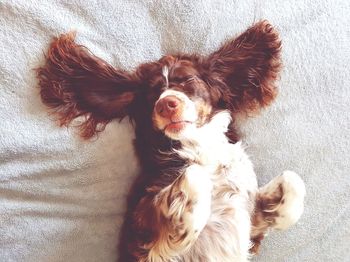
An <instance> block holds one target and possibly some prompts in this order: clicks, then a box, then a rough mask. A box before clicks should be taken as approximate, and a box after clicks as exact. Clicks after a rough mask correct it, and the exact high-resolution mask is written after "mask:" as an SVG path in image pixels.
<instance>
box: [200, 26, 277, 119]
mask: <svg viewBox="0 0 350 262" xmlns="http://www.w3.org/2000/svg"><path fill="white" fill-rule="evenodd" d="M280 50H281V41H280V39H279V36H278V33H277V32H276V30H275V29H274V28H273V27H272V26H271V25H270V24H269V23H268V22H267V21H261V22H259V23H256V24H255V25H253V26H252V27H250V28H249V29H248V30H247V31H245V32H244V33H242V34H241V35H240V36H238V37H237V38H235V39H233V40H231V41H229V42H227V43H226V44H224V45H223V46H222V47H221V48H220V49H219V50H218V51H216V52H214V53H212V54H211V55H209V57H208V60H207V62H208V64H207V66H208V69H209V78H211V81H214V84H216V85H218V86H219V88H220V89H221V90H220V91H221V93H223V94H224V95H223V96H224V97H223V100H224V101H225V102H226V104H227V105H228V107H229V108H230V109H231V110H232V112H240V111H246V112H252V111H256V110H257V109H260V108H261V107H264V106H266V105H269V104H270V102H271V101H272V100H273V99H274V98H275V96H276V94H277V90H276V86H275V83H274V82H275V80H276V79H277V77H278V73H279V71H280V68H281V60H280Z"/></svg>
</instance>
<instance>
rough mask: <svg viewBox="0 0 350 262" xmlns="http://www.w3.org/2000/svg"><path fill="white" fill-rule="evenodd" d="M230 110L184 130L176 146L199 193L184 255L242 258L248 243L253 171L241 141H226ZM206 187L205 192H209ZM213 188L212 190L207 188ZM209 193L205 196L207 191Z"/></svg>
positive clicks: (198, 258)
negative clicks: (192, 239) (194, 233)
mask: <svg viewBox="0 0 350 262" xmlns="http://www.w3.org/2000/svg"><path fill="white" fill-rule="evenodd" d="M230 120H231V119H230V116H229V114H228V113H226V112H222V113H219V114H217V115H216V116H214V118H213V119H212V121H210V123H208V124H207V125H205V126H203V127H201V128H198V129H193V130H187V132H186V134H185V135H186V138H188V139H186V140H183V141H184V142H183V143H182V145H183V147H182V149H181V150H179V151H178V154H180V155H181V156H182V157H183V158H187V159H189V160H190V161H191V163H193V164H191V165H190V166H189V167H188V168H187V169H186V171H185V174H186V176H187V177H188V183H189V185H188V186H189V187H190V188H191V190H195V191H196V192H197V193H198V195H199V196H203V197H199V200H198V202H197V203H196V205H195V207H194V212H193V215H194V218H193V219H194V221H195V223H194V226H195V227H196V229H198V230H199V231H201V233H200V235H199V237H198V239H197V241H196V243H195V244H194V245H193V247H192V248H191V250H190V251H189V252H188V253H187V254H186V255H185V256H184V258H183V259H184V261H208V262H209V261H217V258H220V261H245V260H246V258H247V253H248V250H249V246H250V240H249V239H250V227H251V225H250V215H251V212H252V210H253V204H252V203H251V197H252V196H254V195H255V192H256V190H257V181H256V176H255V173H254V170H253V166H252V163H251V162H250V160H249V158H248V156H247V154H246V153H245V152H244V149H243V148H242V146H241V143H236V144H230V143H229V142H228V141H227V138H226V136H225V132H226V131H227V126H228V124H229V122H230ZM208 188H209V190H210V191H209V195H210V196H211V197H208ZM210 192H211V193H210ZM205 196H207V197H205Z"/></svg>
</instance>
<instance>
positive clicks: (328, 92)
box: [0, 0, 350, 262]
mask: <svg viewBox="0 0 350 262" xmlns="http://www.w3.org/2000/svg"><path fill="white" fill-rule="evenodd" d="M349 13H350V2H349V1H346V0H344V1H340V0H339V1H337V0H336V1H330V0H328V1H327V0H325V1H322V0H317V1H308V0H301V1H277V0H275V1H272V0H267V1H219V0H214V1H210V0H201V1H189V0H188V1H184V0H173V1H161V0H145V1H137V0H128V1H125V0H118V1H93V0H85V1H79V0H74V1H37V0H30V1H25V0H22V1H15V0H2V1H0V25H1V26H0V235H1V238H0V260H1V261H30V262H31V261H33V262H34V261H35V262H40V261H50V262H51V261H75V262H79V261H81V262H83V261H84V262H90V261H91V262H92V261H106V262H107V261H115V259H116V257H117V251H116V246H117V241H118V232H119V228H120V225H121V223H122V219H123V212H124V211H125V195H126V192H127V190H128V188H129V186H130V183H131V182H132V180H133V178H134V177H135V175H136V174H137V172H138V164H137V160H136V158H135V154H134V152H133V148H132V139H133V129H132V127H131V126H130V124H129V123H128V121H123V122H122V123H118V122H117V121H116V122H112V123H111V124H109V125H108V126H107V129H106V130H105V132H103V133H102V134H100V136H99V137H98V139H94V140H92V141H88V142H87V141H83V140H81V139H80V138H79V137H78V136H77V135H76V132H75V130H74V128H69V129H67V128H59V127H58V126H57V125H56V124H55V122H54V121H52V116H50V115H48V114H47V110H46V108H45V107H44V106H43V105H42V104H41V102H40V99H39V96H38V90H37V89H36V88H35V87H36V85H37V80H36V79H35V72H34V71H33V68H36V67H38V66H39V65H41V64H42V63H43V59H44V56H43V53H44V52H45V51H46V50H47V47H48V43H49V41H50V39H51V38H52V37H53V36H57V35H58V34H60V33H64V32H68V31H71V30H75V31H76V32H77V41H78V42H79V43H81V44H84V45H86V46H87V47H89V49H90V50H91V51H92V52H94V53H95V54H96V55H97V56H100V57H102V58H104V59H105V60H107V61H108V62H110V63H111V64H112V65H114V66H119V67H122V68H125V69H132V68H133V67H135V66H137V65H138V64H139V63H141V62H145V61H150V60H156V59H158V58H159V57H160V56H162V55H163V54H166V53H171V52H196V53H202V54H207V53H209V52H211V51H213V50H215V49H216V48H217V47H218V46H219V45H220V43H222V41H224V40H226V39H228V38H230V37H232V36H235V35H237V34H238V33H240V32H242V31H244V30H245V29H246V28H247V27H248V26H250V25H252V24H253V23H254V21H258V20H260V19H268V20H269V21H270V22H271V23H272V24H273V25H274V26H275V27H276V28H277V29H278V30H279V31H280V34H281V38H282V40H283V62H284V69H283V73H282V76H281V80H280V94H279V96H278V99H277V100H276V103H274V104H273V106H271V107H270V108H269V109H267V110H265V111H264V112H263V113H262V114H261V115H260V116H259V117H257V118H252V119H249V120H247V121H244V122H242V125H241V126H242V128H241V132H242V134H244V135H243V140H244V142H245V143H246V144H247V145H248V147H247V151H248V153H249V155H250V156H251V159H252V161H253V163H254V164H255V169H256V172H257V174H258V177H259V183H260V184H264V183H266V182H268V181H269V180H270V179H271V178H273V177H274V176H276V175H279V174H281V172H282V171H283V170H285V169H291V170H294V171H296V172H297V173H299V174H300V175H301V176H302V178H303V179H304V181H305V183H306V188H307V196H306V202H305V206H306V207H305V212H304V215H303V216H302V218H301V220H300V222H299V223H298V224H297V225H295V226H293V227H292V228H291V229H290V230H288V231H286V232H273V233H271V234H270V235H269V237H268V238H267V240H266V241H265V242H264V245H263V247H262V250H261V254H260V255H259V256H258V257H257V258H256V259H255V261H266V262H271V261H273V262H284V261H288V262H289V261H293V262H296V261H297V262H301V261H307V262H312V261H315V262H316V261H317V262H319V261H336V262H342V261H344V262H345V261H350V255H349V251H350V245H349V243H350V202H349V200H350V174H349V170H350V169H349V167H350V164H349V163H350V161H349V159H350V154H349V148H350V145H349V143H350V142H349V141H350V140H349V136H350V119H349V118H350V110H349V104H350V73H349V66H350V44H349V43H350V26H349V24H350V16H349Z"/></svg>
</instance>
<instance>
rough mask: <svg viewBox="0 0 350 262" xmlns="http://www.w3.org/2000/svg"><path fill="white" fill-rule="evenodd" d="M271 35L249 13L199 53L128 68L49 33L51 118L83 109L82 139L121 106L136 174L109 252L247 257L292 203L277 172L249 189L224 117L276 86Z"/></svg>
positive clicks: (294, 190)
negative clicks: (236, 29)
mask: <svg viewBox="0 0 350 262" xmlns="http://www.w3.org/2000/svg"><path fill="white" fill-rule="evenodd" d="M280 49H281V41H280V40H279V36H278V33H277V32H276V31H275V29H274V28H273V27H272V26H271V25H270V24H269V23H268V22H267V21H262V22H259V23H256V24H255V25H253V26H252V27H251V28H249V29H248V30H247V31H245V32H244V33H243V34H241V35H240V36H238V37H237V38H235V39H233V40H231V41H228V42H227V43H225V44H224V45H223V46H221V47H220V48H219V49H218V50H217V51H215V52H213V53H212V54H210V55H208V56H200V55H184V54H176V55H167V56H164V57H162V58H161V59H160V60H158V61H156V62H150V63H145V64H141V65H140V66H139V67H138V68H136V70H134V71H133V72H126V71H124V70H122V69H118V68H114V67H112V66H111V65H109V64H108V63H107V62H105V61H103V60H102V59H100V58H98V57H96V56H94V55H93V54H91V53H90V52H89V51H88V50H87V49H86V48H85V47H83V46H81V45H78V44H76V43H75V42H74V35H73V34H66V35H61V36H60V37H59V38H56V39H55V40H54V41H53V42H52V43H51V46H50V48H49V51H48V54H47V57H46V64H45V65H44V66H43V67H41V68H39V69H38V71H37V72H38V78H39V87H40V92H41V98H42V101H43V102H44V104H46V105H47V106H48V107H50V108H51V109H54V112H55V113H56V114H57V116H58V119H59V121H60V124H61V125H68V124H69V123H70V122H71V121H72V120H73V119H75V118H77V117H80V116H83V117H84V121H83V123H82V124H81V125H80V131H81V133H80V134H81V135H82V137H84V138H90V137H92V136H94V135H95V134H96V133H97V132H100V131H102V130H103V129H104V127H105V125H106V124H107V123H108V122H110V121H111V120H113V119H121V118H124V117H126V116H128V117H129V118H130V119H131V120H132V122H133V123H134V126H135V132H136V140H135V148H136V152H137V154H138V157H139V160H140V164H141V167H142V173H141V174H140V176H139V177H138V179H137V180H136V181H135V183H134V186H133V188H132V189H131V192H130V196H129V199H128V212H127V214H126V219H125V225H124V229H123V232H122V234H121V240H120V254H121V255H120V261H122V262H128V261H142V262H146V261H149V262H158V261H194V262H198V261H202V262H212V261H220V262H225V261H230V262H233V261H247V260H249V258H250V254H253V253H256V251H257V250H258V247H259V245H260V242H261V240H262V239H263V237H264V235H265V233H266V232H267V231H268V230H269V229H270V228H274V229H286V228H288V227H289V226H291V225H292V224H294V223H295V222H296V221H297V220H298V219H299V217H300V216H301V214H302V212H303V201H304V195H305V187H304V183H303V181H302V180H301V179H300V177H299V176H298V175H296V174H295V173H293V172H291V171H285V172H284V173H283V174H282V175H281V176H278V177H276V178H275V179H273V180H272V181H271V182H270V183H269V184H267V185H266V186H264V187H262V188H258V186H257V180H256V176H255V173H254V170H253V165H252V163H251V161H250V160H249V158H248V156H247V155H246V153H245V152H244V149H243V148H242V145H241V143H240V142H238V135H237V132H236V131H235V122H234V120H235V118H237V115H238V114H240V115H241V114H242V113H252V112H257V111H258V110H259V109H261V108H263V107H265V106H267V105H269V104H270V103H271V102H272V101H273V99H274V98H275V96H276V94H277V90H276V86H275V80H276V79H277V78H278V73H279V70H280V68H281V62H280Z"/></svg>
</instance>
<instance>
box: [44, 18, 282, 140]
mask: <svg viewBox="0 0 350 262" xmlns="http://www.w3.org/2000/svg"><path fill="white" fill-rule="evenodd" d="M280 46H281V43H280V40H279V38H278V34H277V32H276V31H275V30H274V29H273V28H272V26H271V25H269V24H268V23H267V22H266V21H262V22H260V23H257V24H255V25H254V26H252V27H251V28H249V29H248V30H247V31H245V32H244V33H243V34H241V35H240V36H239V37H237V38H235V39H233V40H231V41H228V42H227V43H226V44H224V45H223V46H222V47H221V48H219V49H218V50H217V51H215V52H213V53H211V54H209V55H208V56H198V55H173V56H172V55H168V56H164V57H163V58H161V59H160V60H159V61H156V62H150V63H145V64H142V65H140V66H139V67H138V68H136V70H135V71H133V72H126V71H124V70H121V69H116V68H114V67H112V66H111V65H109V64H108V63H106V62H105V61H103V60H102V59H100V58H97V57H96V56H94V55H92V54H91V53H90V52H89V51H88V50H87V49H86V48H84V47H83V46H81V45H77V44H76V43H75V42H74V35H72V34H68V35H63V36H61V37H60V38H58V39H56V40H55V41H54V42H53V43H52V44H51V47H50V49H49V53H48V55H47V58H48V59H47V62H46V65H45V66H44V67H42V68H39V70H38V77H39V81H40V82H39V85H40V88H41V97H42V100H43V101H44V103H45V104H46V105H48V106H50V107H51V108H55V110H56V111H55V112H56V113H57V114H58V116H59V120H60V122H61V124H63V125H64V124H68V123H69V122H70V121H72V120H73V119H74V118H76V117H78V116H83V115H84V116H86V120H85V122H83V124H82V125H81V126H80V127H81V131H82V132H81V135H82V136H83V137H85V138H89V137H91V136H93V135H94V134H96V133H97V132H99V131H101V130H103V128H104V126H105V125H106V124H107V123H108V122H109V121H111V120H112V119H115V118H123V117H125V116H130V117H131V118H132V119H134V120H135V121H136V124H137V126H142V127H145V126H147V125H148V126H152V127H153V130H155V131H157V132H159V131H160V132H163V133H164V134H165V136H167V137H168V138H170V139H173V140H181V139H182V138H186V135H187V134H188V133H189V132H191V130H193V129H196V128H200V127H201V126H203V125H204V124H205V123H207V122H208V121H209V120H210V118H211V117H212V116H213V114H214V113H215V112H217V111H220V110H228V111H230V112H231V116H232V118H234V115H235V114H236V113H241V112H247V111H256V110H257V109H260V108H261V107H264V106H266V105H268V104H269V103H270V102H271V101H272V100H273V98H274V97H275V95H276V89H275V86H274V81H275V80H276V78H277V76H278V72H279V69H280V59H279V53H280ZM138 124H139V125H138ZM229 131H232V130H229ZM232 132H233V131H232Z"/></svg>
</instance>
